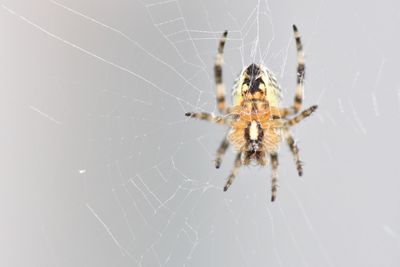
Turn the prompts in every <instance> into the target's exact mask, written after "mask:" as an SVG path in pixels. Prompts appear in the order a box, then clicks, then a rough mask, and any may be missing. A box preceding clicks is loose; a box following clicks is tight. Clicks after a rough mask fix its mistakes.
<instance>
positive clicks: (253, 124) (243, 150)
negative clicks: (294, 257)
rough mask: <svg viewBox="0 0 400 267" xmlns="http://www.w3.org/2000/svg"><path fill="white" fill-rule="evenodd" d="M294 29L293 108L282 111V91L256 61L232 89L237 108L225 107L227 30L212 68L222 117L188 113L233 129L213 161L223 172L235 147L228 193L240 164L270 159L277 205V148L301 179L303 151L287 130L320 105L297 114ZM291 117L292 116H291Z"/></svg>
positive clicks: (301, 67) (300, 66)
mask: <svg viewBox="0 0 400 267" xmlns="http://www.w3.org/2000/svg"><path fill="white" fill-rule="evenodd" d="M293 31H294V37H295V41H296V49H297V85H296V93H295V98H294V103H293V105H292V106H291V107H289V108H287V107H280V100H281V89H280V87H279V85H278V83H277V80H276V78H275V76H274V74H273V73H272V72H270V71H269V70H268V69H267V68H266V67H265V66H263V65H262V64H254V63H253V64H250V65H249V66H247V67H245V68H244V69H243V70H242V71H241V73H240V75H239V77H238V78H237V80H236V82H235V85H234V87H233V106H232V107H227V106H226V103H225V86H224V84H223V81H222V64H223V51H224V46H225V41H226V38H227V35H228V31H225V32H224V33H223V35H222V37H221V39H220V41H219V46H218V53H217V56H216V59H215V66H214V75H215V83H216V89H217V94H216V97H217V107H218V110H219V111H220V113H221V114H222V116H214V115H213V114H210V113H206V112H196V113H195V112H187V113H185V115H186V116H188V117H191V118H196V119H200V120H206V121H210V122H213V123H217V124H222V125H228V126H229V127H230V131H229V133H228V134H227V135H226V136H225V137H224V139H223V141H222V143H221V145H220V146H219V148H218V150H217V155H216V160H215V167H216V168H219V167H220V166H221V162H222V157H223V155H224V154H225V152H226V150H227V149H228V147H229V145H230V144H231V145H233V147H234V149H235V150H236V152H237V154H236V158H235V162H234V167H233V168H232V170H231V173H230V175H229V177H228V179H227V181H226V184H225V186H224V191H227V190H228V188H229V187H230V186H231V184H232V183H233V181H234V179H235V177H236V175H237V173H238V171H239V168H240V167H241V166H242V165H249V164H251V163H255V165H260V166H265V165H266V164H267V160H268V159H267V158H268V156H269V158H270V161H271V163H270V164H271V168H272V172H271V176H272V180H271V183H272V187H271V201H274V200H275V199H276V192H277V179H278V149H279V144H280V143H281V141H282V139H285V140H286V142H287V144H288V146H289V148H290V150H291V152H292V154H293V156H294V160H295V163H296V167H297V172H298V175H299V176H302V174H303V165H302V162H301V161H300V157H299V149H298V147H297V144H296V143H295V141H294V139H293V136H292V134H291V133H290V131H289V128H290V127H291V126H294V125H296V124H298V123H299V122H301V121H302V120H303V119H305V118H307V117H308V116H310V115H311V114H312V113H313V112H314V111H315V110H316V109H317V105H314V106H311V107H309V108H307V109H305V110H303V111H302V112H301V113H299V112H300V110H301V107H302V102H303V87H304V77H305V64H304V52H303V46H302V43H301V39H300V34H299V31H298V30H297V27H296V25H293ZM294 115H296V116H294ZM291 116H292V118H289V117H291ZM293 116H294V117H293Z"/></svg>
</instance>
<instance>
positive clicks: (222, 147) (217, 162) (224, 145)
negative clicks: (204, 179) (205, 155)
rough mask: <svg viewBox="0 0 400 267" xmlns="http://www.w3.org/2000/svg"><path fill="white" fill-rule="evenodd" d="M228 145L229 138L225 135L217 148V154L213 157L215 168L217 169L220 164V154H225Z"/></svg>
mask: <svg viewBox="0 0 400 267" xmlns="http://www.w3.org/2000/svg"><path fill="white" fill-rule="evenodd" d="M228 147H229V140H228V135H226V136H225V137H224V140H222V142H221V145H220V146H219V148H218V150H217V156H216V159H215V168H217V169H218V168H219V167H220V166H221V162H222V156H223V155H224V154H225V152H226V150H227V149H228Z"/></svg>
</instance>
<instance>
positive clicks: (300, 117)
mask: <svg viewBox="0 0 400 267" xmlns="http://www.w3.org/2000/svg"><path fill="white" fill-rule="evenodd" d="M317 108H318V106H317V105H314V106H311V107H309V108H308V109H306V110H303V111H302V112H301V113H300V114H299V115H297V116H296V117H294V118H293V119H290V120H288V121H286V123H285V125H286V126H289V127H290V126H293V125H296V124H298V123H299V122H301V121H302V120H304V119H305V118H307V117H308V116H310V115H311V114H312V113H313V112H314V111H315V110H316V109H317Z"/></svg>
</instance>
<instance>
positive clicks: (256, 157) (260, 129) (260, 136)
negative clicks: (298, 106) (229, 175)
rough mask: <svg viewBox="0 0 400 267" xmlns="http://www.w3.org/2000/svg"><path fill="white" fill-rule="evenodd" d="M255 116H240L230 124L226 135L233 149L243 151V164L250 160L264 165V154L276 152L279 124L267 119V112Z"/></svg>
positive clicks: (279, 139) (248, 162) (278, 139)
mask: <svg viewBox="0 0 400 267" xmlns="http://www.w3.org/2000/svg"><path fill="white" fill-rule="evenodd" d="M253 115H254V114H253ZM257 117H258V118H255V116H251V114H246V115H243V116H240V117H239V118H238V119H237V120H236V121H235V122H234V123H233V124H232V128H231V131H230V133H229V136H228V138H229V141H230V143H231V144H232V145H233V147H234V148H235V150H236V151H242V152H243V164H244V165H248V164H250V163H251V162H255V163H256V164H259V165H265V164H266V159H265V156H266V155H267V154H270V153H273V152H276V151H277V150H278V147H279V143H280V141H281V138H280V134H279V125H277V124H276V123H275V122H274V121H271V120H269V116H267V114H265V115H264V116H260V114H257Z"/></svg>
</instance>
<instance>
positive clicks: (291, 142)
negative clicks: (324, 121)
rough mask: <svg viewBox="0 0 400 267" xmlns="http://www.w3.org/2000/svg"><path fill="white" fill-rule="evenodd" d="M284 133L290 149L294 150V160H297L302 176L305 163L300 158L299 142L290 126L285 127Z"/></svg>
mask: <svg viewBox="0 0 400 267" xmlns="http://www.w3.org/2000/svg"><path fill="white" fill-rule="evenodd" d="M283 134H284V136H285V139H286V142H287V144H288V146H289V148H290V151H292V154H293V157H294V160H295V162H296V168H297V173H298V174H299V176H302V175H303V163H302V162H301V160H300V156H299V148H298V147H297V144H296V142H295V141H294V139H293V136H292V135H291V133H290V132H289V129H288V128H284V129H283Z"/></svg>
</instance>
